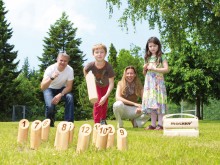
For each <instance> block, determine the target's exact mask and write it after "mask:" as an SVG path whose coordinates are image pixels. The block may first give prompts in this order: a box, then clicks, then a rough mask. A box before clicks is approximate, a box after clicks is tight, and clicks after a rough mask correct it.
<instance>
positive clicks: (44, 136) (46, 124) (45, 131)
mask: <svg viewBox="0 0 220 165" xmlns="http://www.w3.org/2000/svg"><path fill="white" fill-rule="evenodd" d="M49 132H50V119H45V120H44V121H42V132H41V140H43V141H47V140H48V138H49Z"/></svg>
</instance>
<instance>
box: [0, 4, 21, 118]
mask: <svg viewBox="0 0 220 165" xmlns="http://www.w3.org/2000/svg"><path fill="white" fill-rule="evenodd" d="M7 12H8V11H5V7H4V3H3V1H2V0H0V38H1V40H0V105H1V112H0V113H1V114H0V116H1V119H6V118H8V117H9V114H8V113H9V112H10V109H9V108H11V106H12V105H13V102H14V100H15V99H14V97H15V95H14V92H15V87H16V86H17V85H18V84H17V83H16V82H14V80H15V79H16V77H17V76H18V74H19V73H20V71H16V70H17V67H18V64H19V61H18V62H14V60H15V59H16V58H17V51H13V49H14V45H11V44H9V40H10V38H11V37H12V33H13V32H12V29H11V28H9V26H10V24H9V23H7V20H6V18H5V15H6V14H7Z"/></svg>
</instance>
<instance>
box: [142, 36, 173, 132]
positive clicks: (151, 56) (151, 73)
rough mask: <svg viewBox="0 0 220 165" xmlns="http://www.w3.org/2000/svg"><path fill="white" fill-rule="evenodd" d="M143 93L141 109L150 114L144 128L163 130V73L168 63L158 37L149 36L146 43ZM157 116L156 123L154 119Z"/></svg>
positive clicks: (164, 99)
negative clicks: (149, 118) (149, 121)
mask: <svg viewBox="0 0 220 165" xmlns="http://www.w3.org/2000/svg"><path fill="white" fill-rule="evenodd" d="M144 59H145V65H144V66H143V74H144V75H145V83H144V93H143V99H142V109H143V111H144V112H145V113H150V114H151V125H149V126H148V127H146V128H145V130H163V121H162V120H163V115H164V114H165V111H166V103H167V93H166V88H165V84H164V76H163V74H165V73H167V72H168V71H169V70H168V63H167V59H166V56H165V55H163V53H162V51H161V43H160V41H159V39H158V38H156V37H151V38H149V39H148V41H147V44H146V52H145V57H144ZM157 118H158V125H156V121H157Z"/></svg>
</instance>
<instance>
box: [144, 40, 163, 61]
mask: <svg viewBox="0 0 220 165" xmlns="http://www.w3.org/2000/svg"><path fill="white" fill-rule="evenodd" d="M149 43H154V44H156V45H158V51H157V52H156V61H157V63H158V64H159V63H162V57H161V56H162V54H163V52H162V50H161V49H162V47H161V43H160V40H159V39H158V38H157V37H150V38H149V39H148V41H147V44H146V48H145V56H144V60H145V63H148V61H149V58H150V56H151V55H152V53H151V52H150V51H149Z"/></svg>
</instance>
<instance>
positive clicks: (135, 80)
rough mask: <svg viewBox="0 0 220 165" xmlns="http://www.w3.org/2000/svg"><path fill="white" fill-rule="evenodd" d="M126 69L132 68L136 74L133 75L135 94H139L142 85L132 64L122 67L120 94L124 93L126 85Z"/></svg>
mask: <svg viewBox="0 0 220 165" xmlns="http://www.w3.org/2000/svg"><path fill="white" fill-rule="evenodd" d="M128 69H133V71H134V73H135V74H136V76H135V78H134V84H135V94H136V95H137V96H141V91H142V88H143V86H142V84H141V81H140V79H139V78H138V75H137V71H136V69H135V67H134V66H127V67H126V68H125V69H124V73H123V76H122V78H121V85H122V90H121V94H122V95H125V93H126V88H127V85H126V79H125V77H126V71H127V70H128Z"/></svg>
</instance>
